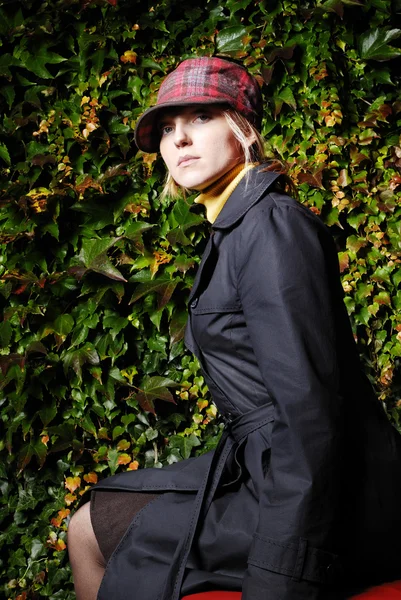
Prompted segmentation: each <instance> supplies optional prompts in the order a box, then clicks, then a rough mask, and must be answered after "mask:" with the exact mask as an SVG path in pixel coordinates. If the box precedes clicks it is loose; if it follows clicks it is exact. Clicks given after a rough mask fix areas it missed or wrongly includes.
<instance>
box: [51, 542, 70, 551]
mask: <svg viewBox="0 0 401 600" xmlns="http://www.w3.org/2000/svg"><path fill="white" fill-rule="evenodd" d="M66 548H67V545H66V543H65V542H64V540H57V542H56V543H55V544H54V549H55V550H57V552H61V551H62V550H65V549H66Z"/></svg>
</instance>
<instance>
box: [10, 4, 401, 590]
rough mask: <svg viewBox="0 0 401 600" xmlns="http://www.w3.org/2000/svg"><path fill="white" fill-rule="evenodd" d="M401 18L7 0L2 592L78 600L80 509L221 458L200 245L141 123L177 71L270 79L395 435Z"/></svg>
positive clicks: (301, 9) (276, 113)
mask: <svg viewBox="0 0 401 600" xmlns="http://www.w3.org/2000/svg"><path fill="white" fill-rule="evenodd" d="M400 12H401V2H400V0H394V1H393V2H390V1H386V0H367V1H365V2H363V1H362V0H326V1H317V0H313V1H312V0H305V1H304V2H302V3H297V2H293V1H290V0H288V1H287V0H281V1H279V0H262V1H256V0H253V1H251V0H227V2H224V3H221V2H219V1H217V0H209V1H208V2H206V3H195V4H194V3H191V2H186V3H183V2H182V1H178V0H161V1H159V2H157V3H156V2H154V3H153V2H151V1H149V0H141V1H139V0H131V1H128V0H125V1H124V0H80V1H79V0H56V1H53V2H52V1H49V2H43V1H36V0H25V1H23V0H20V1H14V0H13V1H12V2H0V39H1V55H0V86H1V87H0V112H1V117H0V119H1V120H0V181H1V185H0V243H1V256H0V302H1V306H2V318H1V321H0V347H1V352H0V369H1V375H0V376H1V379H0V390H1V391H0V417H1V418H0V422H1V426H2V436H1V442H0V443H1V446H0V452H1V464H0V487H1V492H2V496H1V500H0V519H1V521H2V526H1V530H2V533H1V534H0V546H1V563H0V572H1V590H2V591H1V595H2V596H3V595H4V597H6V598H18V599H19V600H26V599H28V598H30V599H33V598H39V597H43V596H44V597H49V598H54V599H56V598H57V599H63V600H71V599H72V598H74V594H73V591H72V583H71V576H70V572H69V568H68V563H67V557H66V528H67V523H68V518H69V515H70V511H71V510H73V509H74V507H76V506H77V503H78V500H79V498H80V497H81V495H82V493H83V492H84V490H85V489H87V488H88V487H89V486H90V485H92V484H93V483H94V482H96V481H97V479H98V477H105V476H107V475H109V474H111V473H115V472H116V471H117V470H123V469H131V470H135V469H137V468H143V467H153V466H156V467H161V466H162V465H164V464H168V463H172V462H174V461H177V460H181V459H182V458H187V457H188V456H190V455H194V454H197V453H201V452H205V451H207V450H209V449H210V448H213V446H214V445H215V444H216V441H217V439H218V435H219V433H220V428H221V426H220V425H219V420H218V417H217V416H216V409H215V407H214V406H213V404H211V402H210V397H209V395H208V392H207V389H206V386H205V384H204V381H203V379H202V376H201V373H200V371H199V366H198V364H197V362H196V360H195V359H194V358H193V357H192V356H191V355H190V354H188V353H187V352H186V351H185V350H184V346H183V330H184V326H185V321H186V310H185V304H186V298H187V294H188V291H189V289H190V287H191V283H192V280H193V276H194V272H195V270H196V265H197V263H198V262H199V257H200V255H201V252H202V247H203V244H204V240H205V237H206V236H207V233H208V227H207V224H206V223H205V221H204V219H203V217H201V216H199V215H196V214H194V213H191V212H190V211H189V205H190V202H191V198H190V199H188V200H187V201H185V200H180V201H178V202H174V203H171V202H169V201H164V202H161V201H160V189H161V187H162V184H163V179H164V170H163V166H162V164H161V163H160V159H159V158H158V157H157V156H156V155H146V154H143V153H141V152H138V151H137V149H136V147H135V145H134V142H133V128H134V125H135V121H136V119H137V117H138V116H139V115H140V114H141V112H142V111H143V110H144V109H145V108H146V107H147V106H149V105H151V104H152V103H154V101H155V98H156V94H157V90H158V87H159V85H160V81H161V80H162V78H163V76H164V75H165V74H166V73H167V72H169V71H170V70H172V69H173V68H174V67H175V66H176V65H177V64H178V63H179V61H180V60H181V59H182V58H185V57H190V56H194V55H213V54H219V55H222V56H230V57H233V58H237V59H239V60H241V61H242V62H243V64H245V65H246V66H247V67H248V68H249V69H250V70H251V71H252V72H253V73H254V74H255V75H256V76H257V78H258V79H259V81H260V83H261V85H262V86H263V88H262V89H263V93H264V97H265V106H266V111H265V120H264V126H263V127H264V131H263V132H264V134H265V137H266V140H267V150H268V154H269V155H270V156H271V157H279V158H281V159H283V160H285V161H286V162H287V163H288V165H289V168H290V174H291V176H292V178H293V180H294V182H295V184H296V185H297V187H298V190H299V196H300V201H302V202H304V203H305V204H307V205H308V206H309V207H310V208H311V210H313V211H314V212H316V213H318V214H321V216H322V218H323V219H324V220H325V222H326V223H327V224H328V225H330V226H331V228H332V232H333V235H334V236H335V238H336V240H337V242H338V248H339V258H340V264H341V270H342V276H343V286H344V290H345V293H346V303H347V308H348V311H349V314H350V316H351V318H352V321H353V326H354V331H355V336H356V339H357V341H358V344H359V348H360V351H361V356H362V359H363V362H364V366H365V368H366V370H367V371H368V373H369V376H370V377H371V380H372V382H373V383H374V385H375V386H376V389H377V393H378V395H379V396H380V398H381V400H382V401H383V404H384V406H385V408H386V410H387V411H388V414H389V416H390V418H392V420H393V422H394V423H395V425H396V426H398V422H399V404H400V403H401V400H400V399H399V392H400V371H399V368H398V367H399V362H400V357H401V313H400V308H401V291H400V290H399V283H400V281H401V253H400V235H401V234H400V215H401V202H400V198H401V195H400V184H401V173H400V170H401V169H400V167H401V144H400V113H401V101H400V99H399V98H400V75H399V73H400V71H401V70H400V65H401V61H400V56H401V50H400V34H401V30H400V29H398V28H397V22H398V20H399V17H400Z"/></svg>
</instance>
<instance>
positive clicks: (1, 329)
mask: <svg viewBox="0 0 401 600" xmlns="http://www.w3.org/2000/svg"><path fill="white" fill-rule="evenodd" d="M12 334H13V329H12V327H11V325H10V323H9V321H3V322H2V323H0V344H1V347H2V348H7V346H9V345H10V342H11V337H12Z"/></svg>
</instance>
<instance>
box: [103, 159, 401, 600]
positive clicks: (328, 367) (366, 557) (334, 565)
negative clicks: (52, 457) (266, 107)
mask: <svg viewBox="0 0 401 600" xmlns="http://www.w3.org/2000/svg"><path fill="white" fill-rule="evenodd" d="M276 177H277V175H276V174H274V173H271V172H263V170H262V169H261V168H256V169H253V170H252V171H251V172H250V174H249V177H248V178H247V179H244V180H242V182H241V183H240V184H239V186H238V187H237V188H236V190H235V191H234V192H233V194H232V195H231V197H230V198H229V200H228V202H227V203H226V204H225V206H224V208H223V210H222V212H221V213H220V215H219V216H218V218H217V220H216V221H215V223H214V225H213V228H212V230H213V231H212V234H211V237H210V240H209V243H208V246H207V248H206V250H205V253H204V256H203V259H202V262H201V265H200V268H199V271H198V274H197V277H196V280H195V284H194V287H193V290H192V292H191V296H190V308H189V323H188V326H187V331H186V343H187V346H188V347H189V348H190V349H191V350H192V351H193V352H194V353H195V354H196V355H197V357H198V358H199V360H200V362H201V364H202V368H203V372H204V376H205V379H206V382H207V384H208V386H209V389H210V391H211V393H212V396H213V399H214V401H215V403H216V405H217V407H218V409H219V411H220V412H221V414H222V415H223V416H224V418H225V419H226V427H225V430H224V432H223V435H222V439H221V441H220V444H219V446H218V447H217V449H216V450H215V451H214V452H210V453H207V454H205V455H203V456H201V457H199V458H194V459H189V460H185V461H182V462H180V463H176V464H174V465H171V466H169V467H166V468H163V469H146V470H143V471H138V472H128V473H122V474H117V475H115V476H113V477H110V478H108V479H106V480H105V481H103V482H100V483H99V484H98V485H97V486H96V488H97V489H103V490H107V489H112V490H117V489H121V490H133V491H147V492H164V493H163V494H161V495H160V496H159V497H158V498H157V499H156V500H154V501H153V502H151V503H150V504H148V505H147V506H146V507H145V508H144V509H143V510H142V511H140V512H139V513H138V514H137V515H136V516H135V518H134V520H133V522H132V523H131V525H130V527H129V528H128V530H127V532H126V534H125V536H124V537H123V539H122V541H121V543H120V545H119V546H118V548H117V549H116V550H115V552H114V554H113V555H112V557H111V559H110V561H109V563H108V565H107V569H106V573H105V577H104V579H103V582H102V585H101V588H100V591H99V595H98V598H99V600H120V599H121V600H122V599H124V600H127V599H129V598H132V599H135V600H156V599H159V600H177V599H178V598H179V597H180V596H181V595H184V594H188V593H194V592H198V591H203V590H207V589H231V590H241V589H242V592H243V600H301V599H302V600H304V599H308V600H316V599H329V598H335V599H339V598H346V597H349V596H350V595H351V594H352V593H354V592H356V591H359V590H360V589H363V588H365V587H367V586H369V585H372V584H375V583H380V582H383V581H386V580H387V581H390V580H392V579H396V578H401V445H400V439H401V438H400V436H399V434H398V433H397V432H396V431H395V429H394V428H393V427H392V426H391V425H390V424H389V422H388V420H387V417H386V415H385V413H384V411H383V409H382V407H381V405H380V403H379V402H378V400H377V399H376V398H375V397H374V395H373V392H372V389H371V386H370V384H369V383H368V381H367V379H366V377H365V376H364V375H363V373H362V372H361V369H360V365H359V360H358V356H357V352H356V348H355V344H354V339H353V335H352V331H351V329H350V325H349V321H348V316H347V314H346V311H345V308H344V304H343V300H342V296H343V291H342V287H341V284H340V279H339V270H338V262H337V253H336V250H335V246H334V243H333V240H332V238H331V236H330V234H329V232H328V229H327V228H326V227H325V225H323V224H322V222H321V221H320V219H319V218H318V217H316V216H315V215H314V214H313V213H312V212H311V211H309V210H308V209H307V208H305V207H303V206H302V205H300V204H299V203H297V202H296V201H295V200H293V199H291V198H289V197H288V196H285V195H282V194H279V193H278V192H276V191H274V180H275V179H276Z"/></svg>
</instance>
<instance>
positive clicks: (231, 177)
mask: <svg viewBox="0 0 401 600" xmlns="http://www.w3.org/2000/svg"><path fill="white" fill-rule="evenodd" d="M254 166H255V165H254V164H248V165H246V166H245V164H244V163H240V164H238V165H235V167H233V168H232V169H231V170H230V171H228V173H225V174H224V175H223V176H222V177H220V179H218V180H217V181H215V182H214V183H212V185H210V186H209V187H207V188H206V189H205V190H203V192H201V194H200V195H199V196H198V197H197V198H195V202H196V203H197V204H203V205H204V206H205V208H206V217H207V220H208V221H210V223H214V222H215V220H216V219H217V217H218V215H219V213H220V211H221V209H222V208H223V206H224V204H225V203H226V202H227V200H228V198H229V197H230V196H231V194H232V193H233V191H234V190H235V188H236V187H237V185H238V184H239V182H240V181H241V179H242V178H243V177H244V176H245V175H246V173H247V172H248V171H249V170H250V169H252V168H253V167H254Z"/></svg>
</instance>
